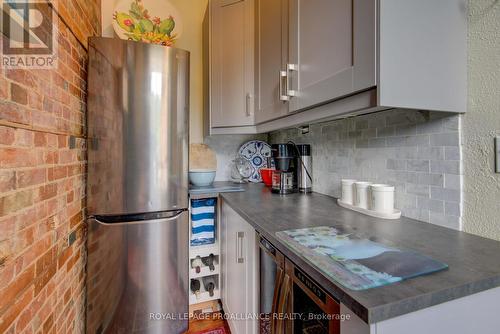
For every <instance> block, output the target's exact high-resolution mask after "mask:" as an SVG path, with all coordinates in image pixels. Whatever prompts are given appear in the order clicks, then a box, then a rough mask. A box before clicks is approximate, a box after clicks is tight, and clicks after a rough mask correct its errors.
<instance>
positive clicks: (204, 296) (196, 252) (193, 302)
mask: <svg viewBox="0 0 500 334" xmlns="http://www.w3.org/2000/svg"><path fill="white" fill-rule="evenodd" d="M217 197H218V195H215V196H214V194H206V195H203V194H199V195H193V194H191V199H203V198H217ZM215 211H216V212H215V220H216V221H215V243H213V244H208V245H198V246H191V243H190V246H189V263H188V264H187V265H188V266H189V286H191V280H192V279H198V280H199V281H200V290H199V293H198V294H195V293H194V292H193V291H191V289H190V290H189V305H190V309H196V308H197V305H200V307H201V305H206V303H207V302H210V301H217V300H219V299H220V297H221V291H220V282H221V280H220V253H221V251H220V229H219V226H220V219H219V217H220V215H219V212H220V200H219V199H217V206H216V208H215ZM189 226H190V228H189V240H191V215H190V216H189ZM211 254H213V255H214V261H213V265H214V269H213V270H210V268H209V266H208V265H206V264H205V263H203V264H202V265H201V266H200V271H199V272H196V269H195V268H193V267H192V263H193V261H194V260H195V259H196V258H197V257H200V258H202V259H207V258H208V257H209V256H210V255H211ZM207 277H213V278H214V281H215V289H214V291H213V295H212V296H210V293H209V291H207V289H206V288H205V286H204V284H203V279H204V278H207Z"/></svg>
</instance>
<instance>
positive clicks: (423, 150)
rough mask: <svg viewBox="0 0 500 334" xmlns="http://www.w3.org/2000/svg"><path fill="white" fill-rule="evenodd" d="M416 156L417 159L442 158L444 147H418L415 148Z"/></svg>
mask: <svg viewBox="0 0 500 334" xmlns="http://www.w3.org/2000/svg"><path fill="white" fill-rule="evenodd" d="M417 158H418V159H428V160H443V159H444V148H443V147H418V148H417Z"/></svg>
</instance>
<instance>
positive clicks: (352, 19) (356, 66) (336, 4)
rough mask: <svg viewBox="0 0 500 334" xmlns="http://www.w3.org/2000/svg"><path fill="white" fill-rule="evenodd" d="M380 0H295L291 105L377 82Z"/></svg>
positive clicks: (338, 95) (336, 95)
mask: <svg viewBox="0 0 500 334" xmlns="http://www.w3.org/2000/svg"><path fill="white" fill-rule="evenodd" d="M375 21H376V11H375V1H368V0H354V1H353V0H290V37H289V40H290V51H289V52H290V57H289V64H288V66H287V75H288V82H290V86H289V87H288V92H289V96H290V99H291V100H290V106H291V110H290V111H292V112H293V111H297V110H301V109H305V108H310V107H312V106H315V105H319V104H324V103H325V102H328V101H331V100H335V99H338V98H341V97H343V96H346V95H351V94H353V93H356V92H358V91H360V90H364V89H368V88H371V87H375V86H376V80H375V67H376V66H375V65H376V64H375V59H376V57H375V39H376V34H375V31H376V25H375Z"/></svg>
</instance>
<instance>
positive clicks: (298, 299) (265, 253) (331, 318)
mask: <svg viewBox="0 0 500 334" xmlns="http://www.w3.org/2000/svg"><path fill="white" fill-rule="evenodd" d="M257 240H258V241H259V247H260V255H259V257H260V313H261V317H260V323H259V325H260V334H269V333H271V334H291V333H293V334H308V333H318V334H338V333H340V321H339V319H340V318H339V316H340V304H339V302H338V301H337V300H335V299H334V298H333V297H332V296H330V295H329V294H328V293H326V292H325V291H324V290H323V288H322V287H321V286H319V285H318V283H316V282H315V281H314V280H313V279H312V278H311V277H310V276H309V275H308V274H307V273H306V272H304V271H303V270H302V269H301V268H299V267H297V266H295V264H294V263H293V262H292V261H290V260H289V259H288V258H285V256H284V255H283V254H282V253H280V252H279V251H278V250H277V249H276V247H275V246H273V245H272V244H271V243H270V242H269V241H268V240H266V239H265V238H264V237H263V236H261V235H259V234H257Z"/></svg>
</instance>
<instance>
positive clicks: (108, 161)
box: [86, 37, 189, 334]
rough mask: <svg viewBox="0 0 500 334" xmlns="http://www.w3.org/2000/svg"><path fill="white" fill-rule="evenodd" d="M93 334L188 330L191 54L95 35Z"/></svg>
mask: <svg viewBox="0 0 500 334" xmlns="http://www.w3.org/2000/svg"><path fill="white" fill-rule="evenodd" d="M87 107H88V108H87V110H88V118H87V126H88V174H87V175H88V179H87V208H88V212H87V213H88V221H89V224H88V239H87V240H88V241H87V242H88V244H87V256H88V260H87V279H86V282H87V283H86V284H87V289H86V290H87V303H86V318H87V324H86V331H87V333H148V334H149V333H162V334H165V333H167V334H168V333H182V332H184V331H185V330H186V329H187V325H188V323H187V316H186V314H187V312H188V287H189V278H188V253H189V251H188V245H189V244H188V236H189V226H188V225H189V218H188V217H189V216H188V215H189V213H188V176H187V173H188V141H189V138H188V133H189V129H188V123H189V116H188V112H189V52H187V51H183V50H180V49H175V48H169V47H164V46H159V45H151V44H145V43H137V42H132V41H124V40H120V39H111V38H100V37H99V38H91V39H90V41H89V66H88V106H87Z"/></svg>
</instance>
